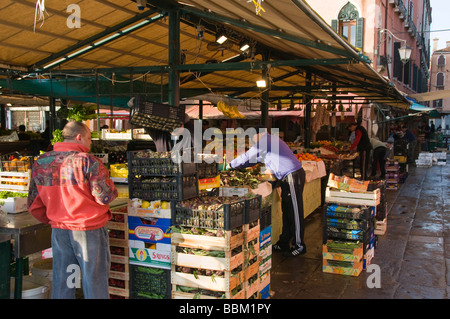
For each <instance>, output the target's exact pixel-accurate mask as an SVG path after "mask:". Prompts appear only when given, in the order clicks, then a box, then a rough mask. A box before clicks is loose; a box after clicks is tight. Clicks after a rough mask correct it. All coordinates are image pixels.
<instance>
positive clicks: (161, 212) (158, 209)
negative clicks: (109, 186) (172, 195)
mask: <svg viewBox="0 0 450 319" xmlns="http://www.w3.org/2000/svg"><path fill="white" fill-rule="evenodd" d="M135 200H136V199H132V200H129V201H128V216H136V217H150V218H166V219H170V218H172V210H171V205H170V202H169V201H161V200H155V201H151V202H150V206H149V207H148V208H142V207H140V204H138V203H137V202H135ZM137 201H139V200H137ZM163 202H166V206H167V208H164V209H163V208H162V206H163V205H162V204H163Z"/></svg>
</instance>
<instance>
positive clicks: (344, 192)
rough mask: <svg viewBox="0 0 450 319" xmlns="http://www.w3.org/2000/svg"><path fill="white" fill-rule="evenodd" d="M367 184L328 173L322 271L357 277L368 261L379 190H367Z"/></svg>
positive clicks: (373, 248) (370, 255)
mask: <svg viewBox="0 0 450 319" xmlns="http://www.w3.org/2000/svg"><path fill="white" fill-rule="evenodd" d="M368 183H369V182H361V181H357V180H354V179H349V178H347V177H342V178H341V177H339V176H334V175H333V174H330V180H329V181H328V187H327V189H326V193H325V205H324V214H323V215H324V217H323V218H324V228H323V251H322V256H323V267H322V270H323V272H327V273H334V274H342V275H351V276H359V274H360V273H361V271H362V270H363V269H366V267H367V266H368V265H369V264H370V261H371V259H372V258H373V256H374V253H375V240H376V238H375V233H374V230H375V215H376V214H375V213H376V208H377V207H378V205H379V204H380V193H381V192H380V189H379V188H377V189H375V190H373V191H367V186H368ZM352 185H353V186H352ZM363 185H365V187H364V186H363ZM364 188H365V189H364ZM364 190H365V191H364Z"/></svg>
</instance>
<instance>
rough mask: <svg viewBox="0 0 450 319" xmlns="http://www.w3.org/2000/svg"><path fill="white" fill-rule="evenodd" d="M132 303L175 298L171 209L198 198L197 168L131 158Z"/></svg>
mask: <svg viewBox="0 0 450 319" xmlns="http://www.w3.org/2000/svg"><path fill="white" fill-rule="evenodd" d="M128 169H129V176H128V186H129V196H130V199H131V200H130V201H129V214H128V233H129V234H128V237H129V263H130V275H131V278H130V298H133V299H139V298H150V299H168V298H170V297H171V293H170V292H171V283H170V272H171V227H172V209H173V207H174V205H175V203H176V201H178V200H183V199H187V198H191V197H194V196H196V195H198V174H197V166H196V163H194V162H191V163H184V162H182V161H176V160H175V161H173V160H172V158H171V157H170V156H168V157H160V155H157V154H155V153H153V154H150V153H148V152H146V151H130V152H128Z"/></svg>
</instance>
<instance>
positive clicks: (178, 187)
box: [128, 174, 199, 201]
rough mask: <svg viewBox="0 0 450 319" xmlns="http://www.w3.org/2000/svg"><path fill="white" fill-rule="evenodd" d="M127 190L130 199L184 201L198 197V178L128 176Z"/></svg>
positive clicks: (191, 176)
mask: <svg viewBox="0 0 450 319" xmlns="http://www.w3.org/2000/svg"><path fill="white" fill-rule="evenodd" d="M128 188H129V196H130V198H140V199H142V200H146V201H153V200H163V201H170V200H178V201H180V200H186V199H189V198H193V197H196V196H198V194H199V189H198V176H197V174H194V175H186V176H184V175H177V176H167V177H162V176H156V177H148V176H144V177H138V178H136V177H133V176H132V175H129V178H128Z"/></svg>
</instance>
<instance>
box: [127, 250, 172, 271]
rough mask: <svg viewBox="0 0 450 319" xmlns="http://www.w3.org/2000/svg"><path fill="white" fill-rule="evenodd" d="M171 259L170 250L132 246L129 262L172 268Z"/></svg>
mask: <svg viewBox="0 0 450 319" xmlns="http://www.w3.org/2000/svg"><path fill="white" fill-rule="evenodd" d="M170 260H171V259H170V251H164V250H156V249H147V248H131V247H130V259H129V262H130V264H133V265H139V266H146V267H156V268H164V269H171V262H170Z"/></svg>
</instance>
